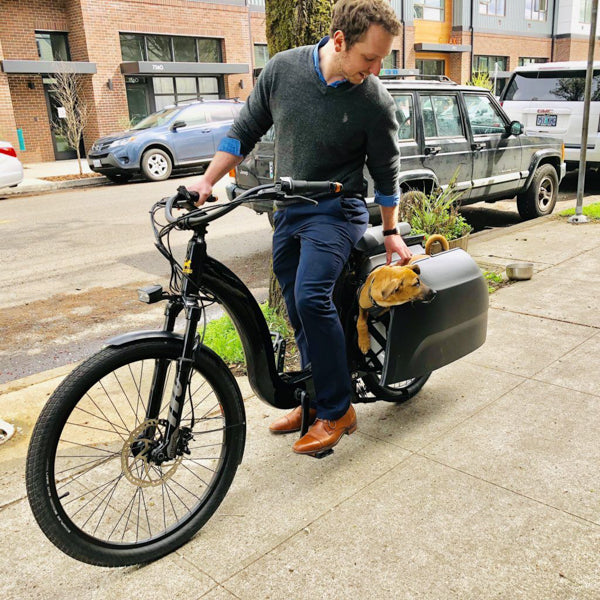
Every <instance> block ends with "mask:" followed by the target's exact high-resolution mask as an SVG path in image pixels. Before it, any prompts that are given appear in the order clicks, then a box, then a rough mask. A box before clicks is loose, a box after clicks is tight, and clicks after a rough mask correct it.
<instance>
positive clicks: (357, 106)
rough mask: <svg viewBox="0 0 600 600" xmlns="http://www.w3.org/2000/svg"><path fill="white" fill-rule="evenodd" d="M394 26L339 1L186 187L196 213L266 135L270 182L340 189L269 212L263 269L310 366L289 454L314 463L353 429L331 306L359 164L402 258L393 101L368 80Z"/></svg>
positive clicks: (364, 217) (375, 11)
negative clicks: (271, 150) (267, 265)
mask: <svg viewBox="0 0 600 600" xmlns="http://www.w3.org/2000/svg"><path fill="white" fill-rule="evenodd" d="M399 27H400V24H399V22H398V20H397V18H396V15H395V14H394V12H393V10H392V8H391V7H390V5H389V3H388V2H387V0H339V2H337V3H336V4H335V5H334V7H333V13H332V21H331V30H330V37H325V38H324V39H322V40H321V41H320V42H319V43H318V44H317V45H316V46H304V47H301V48H294V49H292V50H287V51H285V52H280V53H279V54H277V55H276V56H275V57H274V58H273V59H271V60H270V61H269V62H268V63H267V65H266V67H265V68H264V70H263V72H262V73H261V76H260V77H259V79H258V82H257V84H256V87H255V89H254V90H253V92H252V94H251V95H250V97H249V98H248V101H247V102H246V104H245V106H244V108H243V109H242V111H241V113H240V115H239V117H238V119H237V120H236V122H235V123H234V125H233V126H232V128H231V130H230V131H229V133H228V136H227V137H226V138H225V139H224V140H223V141H222V143H221V144H220V146H219V151H218V152H217V153H216V154H215V157H214V159H213V160H212V162H211V164H210V166H209V167H208V169H207V170H206V173H205V174H204V175H203V176H202V177H201V178H200V180H199V181H198V182H197V183H195V184H194V185H192V186H190V189H191V190H194V191H197V192H198V193H199V195H200V199H199V201H198V204H202V203H203V202H204V201H205V199H206V198H207V197H208V195H209V194H210V192H211V190H212V186H213V185H214V184H215V182H216V181H218V180H219V179H220V178H221V177H223V175H225V173H227V172H228V171H229V170H230V169H231V168H233V167H234V166H235V165H237V164H239V163H240V162H241V161H242V159H243V157H244V156H245V155H247V154H248V153H249V152H250V150H252V148H253V147H254V145H255V144H256V142H257V141H258V140H259V139H260V137H261V136H262V135H263V134H264V133H265V132H266V131H267V130H268V129H269V127H271V125H274V127H275V133H276V137H275V140H276V141H275V165H276V168H275V176H276V178H278V177H282V176H288V177H292V178H293V179H303V180H309V181H340V182H341V183H342V184H343V185H344V192H343V196H342V195H339V194H338V195H336V196H331V197H329V198H321V197H320V198H319V202H318V205H316V206H314V205H308V204H294V205H291V206H288V207H285V208H280V209H278V210H277V211H276V212H275V215H274V221H275V232H274V235H273V270H274V272H275V275H276V276H277V279H278V280H279V283H280V285H281V288H282V291H283V295H284V298H285V301H286V306H287V309H288V315H289V318H290V321H291V323H292V325H293V327H294V330H295V334H296V342H297V344H298V348H299V350H300V356H301V360H302V367H303V368H308V366H309V365H310V367H311V369H312V375H313V381H314V385H315V392H316V398H312V399H311V411H310V417H311V421H312V425H311V427H310V429H309V430H308V432H307V433H306V435H304V436H303V437H302V438H300V439H299V440H298V441H296V443H295V444H294V446H293V450H294V452H297V453H299V454H309V455H315V454H317V453H319V452H322V451H325V450H328V449H330V448H332V447H333V446H335V445H336V444H337V443H338V442H339V441H340V439H341V437H342V435H344V434H345V433H346V434H351V433H353V432H354V431H355V430H356V414H355V412H354V408H353V406H352V404H351V403H350V399H351V393H352V386H351V380H350V375H349V373H348V367H347V360H346V351H345V340H344V333H343V330H342V327H341V324H340V322H339V318H338V314H337V311H336V309H335V306H334V305H333V302H332V294H333V287H334V284H335V281H336V280H337V278H338V276H339V274H340V273H341V270H342V268H343V266H344V264H345V263H346V261H347V259H348V256H349V254H350V251H351V249H352V248H353V246H354V245H355V244H356V243H357V242H358V240H359V239H360V238H361V237H362V235H363V233H364V232H365V230H366V228H367V224H368V212H367V209H366V207H365V203H364V201H363V200H362V197H361V194H362V192H363V166H364V164H365V159H366V163H367V167H368V168H369V171H370V173H371V176H372V177H373V180H374V182H375V186H376V195H375V200H376V202H378V203H379V204H380V208H381V214H382V221H383V229H384V234H385V238H384V240H385V248H386V254H387V260H388V263H389V262H390V261H391V258H392V254H393V253H397V254H398V256H399V257H400V261H401V262H402V263H405V262H407V261H408V260H409V258H410V256H411V252H410V250H409V249H408V248H407V247H406V244H405V243H404V242H403V240H402V238H401V237H400V236H399V235H398V234H397V233H396V223H397V204H398V184H397V180H398V169H399V152H398V145H397V129H398V125H397V122H396V119H395V109H394V101H393V100H392V98H391V96H390V95H389V94H388V92H387V91H386V90H385V89H384V88H383V86H382V85H381V82H380V81H379V79H378V78H377V77H376V76H377V74H378V73H379V71H380V69H381V65H382V62H383V59H384V58H385V57H386V56H387V55H388V54H389V53H390V51H391V49H392V42H393V39H394V36H396V35H397V34H398V31H399ZM300 424H301V409H300V407H298V408H296V409H295V410H294V411H292V412H291V413H290V414H289V415H287V416H285V417H282V418H281V419H279V420H277V421H275V422H274V423H272V424H271V426H270V430H271V431H272V432H273V433H289V432H293V431H298V430H299V429H300Z"/></svg>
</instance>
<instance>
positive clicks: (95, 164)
mask: <svg viewBox="0 0 600 600" xmlns="http://www.w3.org/2000/svg"><path fill="white" fill-rule="evenodd" d="M92 164H93V165H94V166H95V167H101V166H102V163H101V162H100V159H99V158H94V159H92Z"/></svg>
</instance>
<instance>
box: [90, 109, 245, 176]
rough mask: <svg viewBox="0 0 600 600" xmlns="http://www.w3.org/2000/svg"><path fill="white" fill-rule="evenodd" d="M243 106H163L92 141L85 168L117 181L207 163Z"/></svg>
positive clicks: (167, 172)
mask: <svg viewBox="0 0 600 600" xmlns="http://www.w3.org/2000/svg"><path fill="white" fill-rule="evenodd" d="M242 106H243V103H242V102H239V101H237V100H210V101H209V100H207V101H199V102H191V103H186V104H180V105H178V106H167V107H165V108H163V109H162V110H159V111H158V112H155V113H153V114H151V115H148V116H147V117H146V118H145V119H143V120H142V121H140V122H139V123H138V124H137V125H135V126H134V127H132V128H131V129H129V130H127V131H122V132H120V133H116V134H113V135H108V136H106V137H103V138H100V139H99V140H97V141H96V142H94V144H93V145H92V147H91V149H90V151H89V153H88V164H89V165H90V169H91V170H92V171H96V173H102V175H106V177H108V178H109V179H111V180H112V181H115V182H125V181H128V180H129V179H131V178H132V177H133V176H134V175H135V174H137V173H140V172H141V173H142V174H143V175H144V177H145V178H146V179H149V180H151V181H162V180H163V179H168V178H169V177H170V176H171V173H172V172H173V170H175V169H187V168H190V167H194V166H197V165H200V164H202V163H207V162H210V160H211V159H212V157H213V155H214V153H215V151H216V149H217V147H218V145H219V142H220V141H221V139H222V138H223V137H224V136H225V134H226V133H227V131H228V130H229V128H230V127H231V124H232V123H233V120H234V119H235V117H236V116H237V114H238V113H239V111H240V110H241V108H242Z"/></svg>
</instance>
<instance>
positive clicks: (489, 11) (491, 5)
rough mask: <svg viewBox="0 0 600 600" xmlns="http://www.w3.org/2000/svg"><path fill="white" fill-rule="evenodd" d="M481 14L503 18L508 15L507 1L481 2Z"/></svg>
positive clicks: (486, 0) (488, 0) (489, 0)
mask: <svg viewBox="0 0 600 600" xmlns="http://www.w3.org/2000/svg"><path fill="white" fill-rule="evenodd" d="M479 14H480V15H494V16H497V17H503V16H504V15H505V14H506V8H505V0H479Z"/></svg>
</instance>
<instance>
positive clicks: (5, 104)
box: [0, 40, 19, 152]
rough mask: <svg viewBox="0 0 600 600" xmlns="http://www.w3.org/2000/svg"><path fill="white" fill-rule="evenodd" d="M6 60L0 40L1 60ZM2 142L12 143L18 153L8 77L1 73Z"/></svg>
mask: <svg viewBox="0 0 600 600" xmlns="http://www.w3.org/2000/svg"><path fill="white" fill-rule="evenodd" d="M3 59H4V51H3V49H2V41H1V40H0V60H3ZM0 140H4V141H7V142H10V143H11V144H12V145H13V146H14V147H15V149H16V150H17V152H18V148H19V146H18V138H17V124H16V123H15V114H14V111H13V104H12V99H11V96H10V87H9V85H8V75H6V74H5V73H0Z"/></svg>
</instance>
